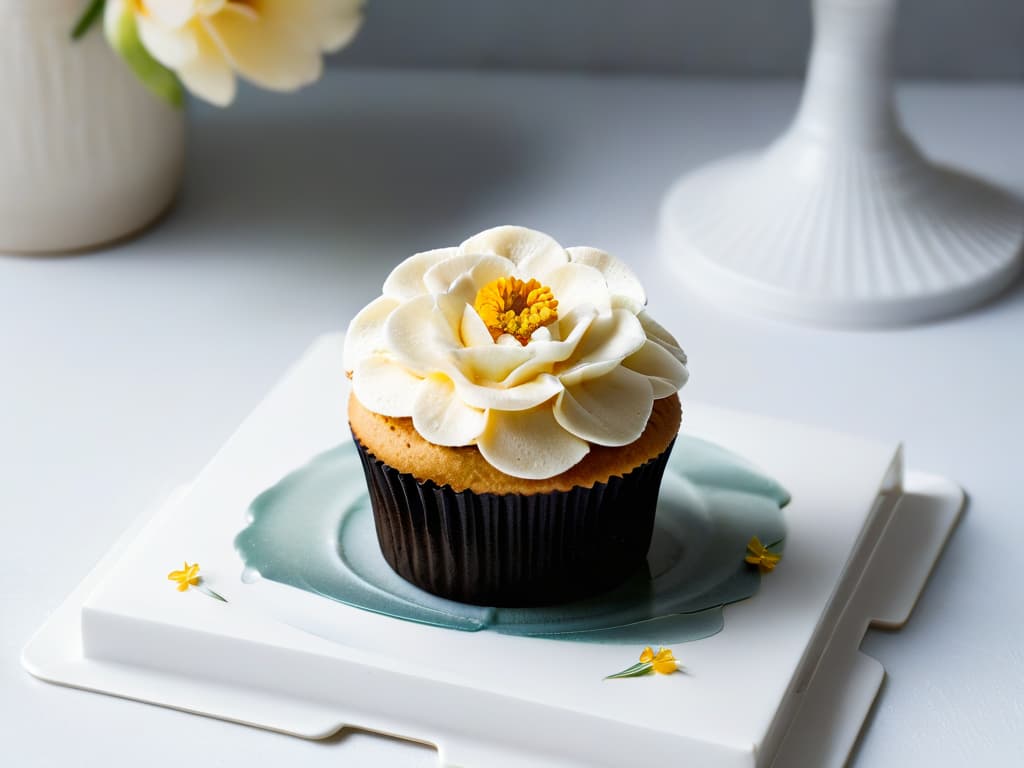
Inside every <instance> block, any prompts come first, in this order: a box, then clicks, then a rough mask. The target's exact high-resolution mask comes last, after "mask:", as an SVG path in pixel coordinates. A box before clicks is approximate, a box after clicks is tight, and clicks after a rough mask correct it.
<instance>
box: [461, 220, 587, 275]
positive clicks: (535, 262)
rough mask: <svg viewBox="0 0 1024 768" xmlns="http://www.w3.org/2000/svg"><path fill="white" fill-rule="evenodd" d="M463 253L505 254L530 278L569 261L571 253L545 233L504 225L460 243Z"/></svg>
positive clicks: (517, 270)
mask: <svg viewBox="0 0 1024 768" xmlns="http://www.w3.org/2000/svg"><path fill="white" fill-rule="evenodd" d="M459 253H463V254H477V255H482V254H495V255H496V256H504V257H505V258H506V259H508V260H509V261H511V262H512V263H513V264H515V266H516V272H517V273H518V274H519V275H520V276H522V277H523V279H527V278H530V277H537V279H538V280H539V279H540V278H539V277H538V275H544V274H546V273H548V272H550V271H551V270H553V269H555V268H557V267H559V266H561V265H562V264H566V263H568V261H569V254H568V253H566V251H565V249H564V248H563V247H562V246H561V245H559V244H558V242H557V241H556V240H555V239H554V238H553V237H551V236H550V235H546V234H544V233H543V232H538V231H537V230H535V229H527V228H526V227H514V226H502V227H494V228H492V229H487V230H484V231H483V232H481V233H480V234H477V235H473V237H471V238H469V239H468V240H466V241H465V242H464V243H463V244H462V245H460V246H459Z"/></svg>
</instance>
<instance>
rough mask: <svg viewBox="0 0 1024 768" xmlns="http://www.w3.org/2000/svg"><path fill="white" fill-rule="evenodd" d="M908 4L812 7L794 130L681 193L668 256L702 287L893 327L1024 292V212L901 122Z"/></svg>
mask: <svg viewBox="0 0 1024 768" xmlns="http://www.w3.org/2000/svg"><path fill="white" fill-rule="evenodd" d="M896 7H897V0H814V2H813V9H814V28H815V38H814V46H813V49H812V52H811V58H810V64H809V69H808V74H807V83H806V86H805V89H804V94H803V99H802V102H801V105H800V109H799V111H798V112H797V115H796V118H795V120H794V121H793V124H792V125H791V127H790V128H789V129H788V130H787V131H786V132H785V133H783V135H782V136H780V137H779V138H778V139H777V140H776V141H775V142H774V143H773V144H772V145H771V146H769V147H768V148H767V149H765V150H764V151H762V152H759V153H756V154H753V155H744V156H739V157H732V158H728V159H726V160H723V161H720V162H717V163H715V164H712V165H710V166H707V167H705V168H701V169H699V170H697V171H695V172H693V173H691V174H689V175H687V176H685V177H683V178H682V179H680V180H679V181H678V182H677V183H676V184H675V185H674V186H673V187H672V188H671V190H670V191H669V193H668V195H667V196H666V198H665V200H664V203H663V206H662V211H661V238H662V247H663V253H664V255H665V258H666V259H667V261H668V263H669V264H670V265H671V266H672V268H673V269H674V270H675V271H676V272H677V274H678V275H679V276H680V277H681V279H683V280H684V281H685V282H686V284H687V285H688V286H689V287H690V288H692V289H693V290H695V291H697V292H699V293H701V294H703V295H705V296H706V297H708V298H710V299H712V300H714V301H717V302H720V303H722V304H725V305H729V306H733V307H736V308H741V309H747V310H750V311H754V312H757V313H762V314H771V315H775V316H779V317H783V318H787V319H790V320H796V321H802V322H808V323H820V324H827V325H839V326H886V325H897V324H904V323H913V322H918V321H923V320H926V319H930V318H934V317H937V316H939V315H945V314H951V313H954V312H957V311H960V310H963V309H966V308H967V307H970V306H972V305H975V304H978V303H979V302H981V301H983V300H985V299H986V298H988V297H990V296H992V295H994V294H995V293H997V292H999V291H1000V290H1002V289H1003V288H1005V287H1006V286H1007V285H1009V284H1010V283H1011V282H1012V281H1013V279H1014V278H1015V276H1016V275H1017V273H1018V272H1019V270H1020V267H1021V264H1022V260H1024V259H1022V243H1024V206H1022V205H1021V203H1020V202H1019V201H1017V200H1015V199H1014V198H1012V197H1011V196H1010V195H1008V194H1006V193H1005V192H1003V191H1001V190H999V189H996V188H994V187H992V186H990V185H988V184H986V183H984V182H982V181H980V180H978V179H975V178H972V177H970V176H967V175H965V174H963V173H960V172H957V171H953V170H950V169H947V168H943V167H940V166H937V165H934V164H932V163H931V162H929V161H928V160H927V159H926V158H925V157H924V156H923V155H922V154H921V152H920V151H919V150H918V149H917V147H916V146H915V145H914V143H913V142H912V141H911V140H910V138H909V137H908V136H907V135H906V134H905V133H904V131H903V130H902V128H901V126H900V124H899V121H898V119H897V117H896V114H895V111H894V109H893V102H892V77H891V66H890V64H891V52H892V32H893V28H894V21H895V12H896Z"/></svg>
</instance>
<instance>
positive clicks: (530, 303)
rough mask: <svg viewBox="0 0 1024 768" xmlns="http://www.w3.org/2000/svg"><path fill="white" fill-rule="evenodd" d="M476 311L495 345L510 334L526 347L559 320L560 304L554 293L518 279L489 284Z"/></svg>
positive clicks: (475, 307) (476, 306)
mask: <svg viewBox="0 0 1024 768" xmlns="http://www.w3.org/2000/svg"><path fill="white" fill-rule="evenodd" d="M473 308H474V309H475V310H476V311H477V314H478V315H480V318H481V319H482V320H483V321H484V324H485V325H486V326H487V330H489V331H490V332H491V337H492V338H493V339H494V340H495V341H497V340H498V337H499V336H501V335H502V334H505V333H507V334H510V335H512V336H514V337H515V338H516V340H517V341H518V342H519V343H520V344H523V345H525V344H526V342H528V341H529V340H530V337H531V336H532V335H533V332H534V331H536V330H537V329H538V328H540V327H541V326H544V325H550V324H551V323H553V322H555V320H557V319H558V301H557V300H556V299H555V297H554V294H552V292H551V289H550V288H548V287H547V286H546V285H541V284H540V283H538V282H537V281H536V280H532V279H531V280H528V281H526V282H525V283H524V282H523V281H522V280H520V279H519V278H517V277H499V278H498V279H497V280H492V281H491V282H489V283H488V284H487V285H485V286H484V287H483V288H481V289H480V290H479V291H478V292H477V294H476V300H475V301H474V302H473Z"/></svg>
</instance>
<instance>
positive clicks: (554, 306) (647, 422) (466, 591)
mask: <svg viewBox="0 0 1024 768" xmlns="http://www.w3.org/2000/svg"><path fill="white" fill-rule="evenodd" d="M645 303H646V298H645V296H644V291H643V288H642V287H641V285H640V283H639V281H638V280H637V278H636V277H635V276H634V274H633V273H632V271H631V270H630V269H629V268H628V267H626V266H625V265H624V264H623V263H622V262H620V261H618V260H617V259H615V258H614V257H612V256H611V255H609V254H607V253H605V252H604V251H600V250H596V249H594V248H563V247H562V246H561V245H559V244H558V243H557V242H556V241H555V240H554V239H552V238H551V237H549V236H548V235H545V234H543V233H541V232H536V231H534V230H530V229H525V228H523V227H511V226H505V227H497V228H494V229H489V230H487V231H485V232H481V233H480V234H478V235H474V236H473V237H471V238H469V239H468V240H466V241H465V242H464V243H462V245H460V246H458V247H453V248H442V249H438V250H433V251H427V252H425V253H418V254H416V255H414V256H412V257H410V258H408V259H406V260H405V261H404V262H402V263H401V264H399V265H398V267H396V268H395V270H394V271H393V272H392V273H391V274H390V275H389V276H388V278H387V280H386V281H385V282H384V289H383V295H382V296H380V297H379V298H377V299H376V300H374V301H373V302H371V303H370V304H369V305H368V306H366V307H365V308H364V309H363V310H362V311H361V312H359V314H358V315H356V317H355V318H354V319H353V320H352V322H351V324H350V325H349V328H348V333H347V335H346V339H345V361H344V362H345V369H346V371H347V372H348V375H349V377H350V378H351V379H352V393H351V395H350V398H349V402H348V418H349V424H350V427H351V430H352V436H353V438H354V440H355V442H356V445H357V447H358V450H359V453H360V456H361V458H362V463H363V468H364V470H365V473H366V480H367V484H368V486H369V493H370V500H371V505H372V507H373V515H374V521H375V525H376V529H377V536H378V540H379V542H380V547H381V552H382V553H383V555H384V558H385V559H386V560H387V562H388V563H389V565H390V566H391V567H392V568H393V569H394V570H395V571H396V572H397V573H398V574H399V575H401V576H402V577H403V578H405V579H406V580H408V581H410V582H412V583H413V584H415V585H416V586H418V587H420V588H422V589H424V590H427V591H428V592H432V593H434V594H436V595H440V596H442V597H445V598H449V599H452V600H457V601H460V602H468V603H475V604H478V605H500V606H529V605H542V604H549V603H556V602H563V601H568V600H573V599H577V598H582V597H586V596H589V595H593V594H596V593H598V592H601V591H604V590H607V589H610V588H611V587H614V586H615V585H617V584H618V583H620V582H622V581H623V580H625V579H626V578H628V577H629V576H630V575H631V574H632V573H633V572H635V571H636V570H637V569H638V568H640V567H641V566H642V565H643V564H644V562H645V559H646V555H647V549H648V547H649V545H650V539H651V533H652V530H653V526H654V515H655V508H656V503H657V497H658V489H659V486H660V484H661V478H662V474H663V472H664V469H665V464H666V462H667V460H668V456H669V453H670V451H671V448H672V444H673V441H674V439H675V436H676V434H677V433H678V431H679V423H680V406H679V398H678V395H677V392H678V390H679V388H680V387H682V385H683V384H684V383H685V382H686V379H687V370H686V356H685V355H684V354H683V351H682V350H681V349H680V348H679V345H678V344H677V343H676V341H675V339H674V338H673V337H672V336H671V335H670V334H669V333H668V332H667V331H666V330H665V329H664V328H662V327H661V326H660V325H659V324H658V323H656V322H655V321H654V320H653V319H652V318H651V317H650V316H649V315H648V313H647V311H646V309H645Z"/></svg>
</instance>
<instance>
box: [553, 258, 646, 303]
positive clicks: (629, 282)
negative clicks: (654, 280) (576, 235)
mask: <svg viewBox="0 0 1024 768" xmlns="http://www.w3.org/2000/svg"><path fill="white" fill-rule="evenodd" d="M566 251H568V253H569V258H570V259H572V261H573V262H574V263H576V264H586V265H587V266H588V267H594V269H596V270H598V271H599V272H600V273H601V274H602V275H604V279H605V281H606V282H607V283H608V290H609V291H611V292H612V294H613V295H615V296H623V297H626V298H628V299H630V300H631V301H633V302H635V303H636V304H638V305H639V306H641V307H642V306H643V305H644V304H646V303H647V294H646V293H644V287H643V286H642V285H641V284H640V280H639V279H637V276H636V275H635V274H634V273H633V270H631V269H630V268H629V267H627V266H626V265H625V264H623V263H622V262H621V261H619V260H618V259H616V258H615V257H614V256H612V255H611V254H610V253H606V252H605V251H601V250H598V249H597V248H587V247H585V246H578V247H575V248H567V249H566Z"/></svg>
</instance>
